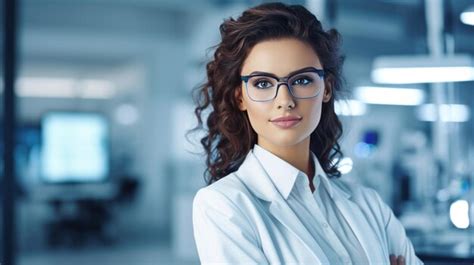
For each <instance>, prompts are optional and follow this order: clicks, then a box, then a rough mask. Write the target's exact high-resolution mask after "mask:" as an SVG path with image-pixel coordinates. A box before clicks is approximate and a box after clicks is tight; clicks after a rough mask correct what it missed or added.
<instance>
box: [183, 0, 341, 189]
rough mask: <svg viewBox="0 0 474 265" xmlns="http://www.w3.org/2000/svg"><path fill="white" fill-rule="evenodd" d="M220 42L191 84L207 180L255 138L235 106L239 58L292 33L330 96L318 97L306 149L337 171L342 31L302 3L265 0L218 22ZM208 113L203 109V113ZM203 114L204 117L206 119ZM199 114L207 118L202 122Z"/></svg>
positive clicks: (232, 163) (233, 163)
mask: <svg viewBox="0 0 474 265" xmlns="http://www.w3.org/2000/svg"><path fill="white" fill-rule="evenodd" d="M219 29H220V34H221V42H220V43H219V44H218V45H216V46H214V47H211V48H215V52H214V57H213V59H212V60H211V61H209V62H208V63H207V65H206V71H207V79H206V81H205V82H204V83H203V84H202V85H200V86H198V87H196V88H195V89H194V93H193V94H194V101H195V104H196V108H195V110H194V113H195V115H196V117H197V120H198V126H197V127H196V128H194V129H193V130H192V131H196V130H204V131H205V136H204V137H203V138H201V139H200V142H201V144H202V146H203V147H204V151H205V155H206V166H207V169H206V171H205V172H204V178H205V180H206V182H207V184H212V183H213V182H215V181H217V180H219V179H221V178H223V177H225V176H227V175H228V174H230V173H232V172H234V171H236V170H237V169H238V168H239V167H240V165H241V164H242V162H243V160H244V158H245V157H246V155H247V153H248V152H249V151H250V150H251V149H252V147H253V146H254V144H256V143H257V134H256V133H255V131H254V130H253V128H252V126H251V125H250V122H249V118H248V116H247V112H246V111H245V112H243V111H241V110H240V109H239V107H238V101H237V98H236V96H235V95H236V93H235V92H236V89H240V88H241V85H242V81H241V79H240V72H241V69H242V64H243V62H244V61H245V59H246V57H247V55H248V54H249V52H250V50H251V49H252V48H253V46H254V45H256V44H257V43H259V42H261V41H264V40H269V39H279V38H295V39H298V40H301V41H304V42H306V43H308V44H310V45H311V47H312V48H313V49H314V51H315V52H316V54H317V55H318V56H319V59H320V61H321V63H322V65H323V68H324V71H325V73H326V75H325V83H326V86H328V85H329V86H331V88H332V97H331V99H330V101H328V102H326V103H323V106H322V114H321V120H320V122H319V124H318V126H317V128H316V129H315V130H314V131H313V132H312V133H311V136H310V149H311V151H312V152H313V153H314V154H315V155H316V156H317V157H318V160H319V162H320V163H321V166H322V167H323V169H324V171H325V172H326V173H327V175H328V176H329V177H340V176H341V173H340V172H339V170H338V168H337V165H338V163H339V161H340V158H341V157H342V152H341V148H340V145H339V142H338V140H339V138H340V137H341V135H342V124H341V122H340V121H339V119H338V117H337V115H336V113H335V111H334V100H335V97H339V95H340V92H341V90H342V83H343V79H342V64H343V62H344V56H343V55H341V53H340V45H341V36H340V34H339V33H338V32H337V30H335V29H331V30H328V31H324V30H323V28H322V26H321V23H320V21H319V20H318V19H317V18H316V17H315V16H314V15H313V14H312V13H311V12H309V11H308V10H307V9H306V8H305V7H303V6H301V5H285V4H282V3H267V4H262V5H259V6H256V7H253V8H250V9H247V10H245V11H244V12H243V13H242V14H241V15H240V17H238V18H237V19H234V18H228V19H226V20H224V22H223V23H222V24H221V25H220V27H219ZM207 114H208V115H207ZM206 116H207V119H206ZM204 119H206V121H205V124H204V121H203V120H204Z"/></svg>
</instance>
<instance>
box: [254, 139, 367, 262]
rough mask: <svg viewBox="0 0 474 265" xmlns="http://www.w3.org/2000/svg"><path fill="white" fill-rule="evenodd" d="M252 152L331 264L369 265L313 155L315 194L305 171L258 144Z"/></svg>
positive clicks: (325, 176) (324, 174)
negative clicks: (335, 202)
mask: <svg viewBox="0 0 474 265" xmlns="http://www.w3.org/2000/svg"><path fill="white" fill-rule="evenodd" d="M253 153H254V155H255V156H256V158H257V159H258V160H259V161H260V163H261V165H262V167H263V168H264V169H265V171H266V172H267V174H268V175H269V176H270V178H271V180H272V182H273V183H274V184H275V186H276V187H277V189H278V190H279V191H280V193H281V194H282V196H283V197H284V198H285V199H286V200H287V202H288V205H289V206H290V208H291V209H292V210H293V211H294V212H295V214H296V215H297V216H298V218H299V219H300V221H301V222H302V223H303V225H304V226H305V228H306V229H307V230H308V232H309V233H310V234H311V235H312V236H313V238H315V239H316V240H317V241H318V242H319V244H320V246H321V248H322V250H323V251H324V253H325V254H326V256H327V257H328V260H329V261H330V264H369V262H368V259H367V257H366V256H365V253H364V250H363V249H362V247H361V244H360V242H359V241H358V240H357V238H356V236H355V235H354V232H353V231H352V229H351V228H350V226H349V224H348V223H347V221H346V220H345V219H344V217H343V216H342V214H341V213H340V212H339V211H338V209H337V207H336V205H335V204H334V202H333V200H332V190H331V186H330V185H329V184H328V181H329V180H328V179H327V175H326V173H325V172H324V170H323V169H322V167H321V165H320V164H319V161H318V159H317V157H316V156H315V155H314V154H313V153H312V152H311V155H312V158H313V159H312V161H313V163H314V166H315V167H314V168H315V176H314V178H313V185H314V187H315V191H314V193H312V192H311V189H310V187H309V180H308V176H307V175H306V174H305V173H304V172H302V171H300V170H298V169H297V168H295V167H294V166H292V165H290V164H289V163H288V162H286V161H284V160H283V159H281V158H279V157H278V156H276V155H274V154H272V153H271V152H269V151H267V150H266V149H264V148H263V147H261V146H259V145H257V144H256V145H255V146H254V148H253ZM321 184H322V185H321Z"/></svg>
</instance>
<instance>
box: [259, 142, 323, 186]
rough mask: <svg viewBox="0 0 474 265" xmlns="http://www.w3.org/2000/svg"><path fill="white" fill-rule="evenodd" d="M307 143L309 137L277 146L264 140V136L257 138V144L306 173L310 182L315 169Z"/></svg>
mask: <svg viewBox="0 0 474 265" xmlns="http://www.w3.org/2000/svg"><path fill="white" fill-rule="evenodd" d="M309 143H310V138H309V137H308V138H306V139H305V140H303V141H301V142H299V143H298V144H296V145H292V146H278V145H274V144H272V143H270V142H268V141H266V140H265V139H264V138H259V139H258V145H260V146H261V147H263V148H265V149H266V150H268V151H270V152H271V153H273V154H274V155H276V156H278V157H279V158H281V159H283V160H285V161H286V162H288V163H289V164H291V165H292V166H294V167H295V168H297V169H299V170H300V171H302V172H304V173H306V175H307V176H308V178H309V180H310V183H311V180H312V179H313V176H314V174H315V172H314V171H315V170H314V168H313V165H312V164H313V163H312V162H313V161H312V160H311V159H312V158H311V157H310V149H309Z"/></svg>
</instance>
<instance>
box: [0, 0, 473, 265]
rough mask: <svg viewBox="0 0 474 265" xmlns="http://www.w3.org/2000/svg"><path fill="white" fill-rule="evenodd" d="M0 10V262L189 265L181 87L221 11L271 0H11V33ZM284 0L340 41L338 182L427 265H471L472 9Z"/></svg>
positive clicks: (420, 1) (193, 78)
mask: <svg viewBox="0 0 474 265" xmlns="http://www.w3.org/2000/svg"><path fill="white" fill-rule="evenodd" d="M7 2H9V3H13V2H15V1H12V0H2V1H1V3H2V4H1V6H0V9H1V11H2V12H1V16H2V20H1V21H2V24H1V26H2V27H1V28H2V29H1V32H2V38H1V39H0V45H1V47H2V51H1V53H0V54H1V58H2V59H3V60H2V65H0V76H1V77H2V81H3V80H5V83H6V84H7V85H6V86H5V85H4V83H3V82H2V84H1V86H0V100H1V106H2V108H1V110H0V128H1V129H2V130H1V131H0V153H2V160H0V187H2V189H1V190H0V196H1V197H2V206H1V207H0V210H1V211H0V216H1V217H2V218H1V219H0V226H2V230H1V232H0V233H1V234H0V235H1V236H2V238H1V239H0V246H1V249H0V253H1V254H2V255H1V257H2V258H0V264H7V263H8V262H9V261H10V262H12V264H13V263H14V264H21V265H46V264H48V265H49V264H68V265H74V264H81V265H86V264H198V258H197V253H196V250H195V245H194V241H193V235H192V220H191V207H192V199H193V196H194V194H195V192H196V191H197V190H198V189H199V188H200V187H202V186H204V185H205V183H204V180H203V177H202V173H203V170H204V169H205V167H204V161H203V156H196V155H193V154H192V152H196V151H199V150H200V149H199V146H198V145H192V144H190V143H188V142H187V141H186V140H185V137H184V134H185V132H186V131H187V130H189V129H190V128H193V127H194V126H195V124H196V122H195V119H194V116H193V113H192V111H193V103H192V101H191V96H190V93H191V90H192V89H193V88H194V87H196V85H198V84H200V83H202V82H203V81H204V78H205V63H206V62H207V61H208V60H209V58H211V56H212V50H209V49H208V48H210V47H211V46H213V45H215V44H217V43H218V42H219V30H218V27H219V25H220V23H221V22H222V21H223V19H225V18H228V17H230V16H236V15H238V14H239V13H241V12H242V11H243V10H244V9H246V8H248V7H251V6H254V5H257V4H260V3H263V2H267V1H256V0H234V1H231V0H196V1H187V0H80V1H79V0H21V1H16V11H17V12H16V13H15V14H16V25H12V24H8V23H5V22H6V21H8V19H7V18H8V17H9V16H11V15H12V14H13V13H11V12H12V10H13V9H11V6H9V5H7ZM284 2H286V3H292V4H302V5H305V6H306V7H307V8H309V9H310V10H311V11H312V12H314V13H315V14H316V15H317V16H318V18H320V19H321V20H322V22H323V25H325V27H327V28H329V27H335V28H336V29H338V30H339V31H340V32H341V34H342V36H343V52H344V53H345V55H346V62H345V66H344V75H345V78H346V88H347V90H348V92H347V93H346V94H345V95H344V98H345V100H342V98H341V100H339V101H338V102H337V112H338V114H339V116H340V117H341V119H342V121H343V125H344V136H343V138H342V147H343V151H344V154H345V158H344V160H343V161H342V163H341V168H340V170H341V171H342V172H343V173H344V175H343V178H353V179H355V180H356V181H359V182H361V183H363V184H364V185H366V186H369V187H372V188H374V189H376V190H377V191H378V192H379V193H380V195H381V196H382V198H383V199H384V200H385V202H386V203H387V204H388V205H390V206H391V207H392V209H393V210H394V212H395V214H396V215H397V216H398V218H399V219H400V220H401V221H402V223H403V224H404V226H405V228H406V230H407V233H408V235H409V237H410V239H411V240H412V242H413V244H414V246H415V250H416V252H417V254H418V256H419V257H421V258H422V259H423V260H424V261H425V263H426V264H463V263H466V264H472V262H473V260H474V189H473V188H472V184H473V183H474V174H473V172H474V163H473V162H474V142H473V138H472V135H473V133H474V123H473V118H472V108H473V106H474V105H473V103H472V102H474V82H473V80H474V63H473V61H474V60H473V59H472V58H473V56H474V26H473V24H474V18H473V16H474V15H473V13H474V1H472V0H445V1H443V0H307V1H305V0H299V1H297V0H295V1H284ZM6 29H7V30H6ZM6 32H14V33H15V34H16V44H15V45H14V46H13V47H14V48H15V49H16V53H11V47H10V46H9V45H8V44H9V43H10V44H11V43H12V42H11V39H9V38H8V37H5V36H7V35H8V34H5V33H6ZM9 47H10V49H9ZM4 48H5V49H4ZM14 54H15V55H16V56H13V55H14ZM15 65H16V77H15V78H16V81H15V87H14V92H15V93H13V94H12V93H8V91H10V90H11V88H12V85H8V82H7V81H8V78H7V77H8V76H10V78H11V76H12V75H11V73H10V72H9V69H12V68H11V67H12V66H15ZM427 67H429V68H427ZM9 73H10V74H9ZM10 83H11V82H10ZM9 89H10V90H9ZM13 95H14V97H13ZM12 103H14V106H13V108H11V105H9V104H12ZM9 106H10V107H9ZM12 109H14V110H15V111H13V112H12V111H11V110H12ZM12 124H13V125H14V126H12ZM12 137H13V138H12ZM198 137H199V135H196V136H194V138H195V139H197V138H198ZM8 139H15V140H14V141H11V142H5V141H6V140H7V141H9V140H8ZM191 139H193V138H191ZM8 154H10V156H9V155H8ZM3 158H5V159H3ZM13 177H14V178H13ZM13 179H14V181H15V183H16V188H14V189H13V188H12V187H13V186H12V180H13ZM12 239H13V241H11V240H12ZM9 244H13V246H14V247H11V245H9ZM6 252H8V253H6ZM5 257H6V258H5Z"/></svg>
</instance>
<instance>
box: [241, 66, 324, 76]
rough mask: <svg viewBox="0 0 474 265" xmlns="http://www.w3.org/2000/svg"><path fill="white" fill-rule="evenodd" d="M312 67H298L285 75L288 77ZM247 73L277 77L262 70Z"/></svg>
mask: <svg viewBox="0 0 474 265" xmlns="http://www.w3.org/2000/svg"><path fill="white" fill-rule="evenodd" d="M312 69H315V67H313V66H308V67H303V68H300V69H298V70H295V71H292V72H290V73H289V74H288V75H286V76H285V77H288V76H290V75H294V74H297V73H299V72H304V71H307V70H312ZM249 75H266V76H273V77H278V76H277V75H275V74H274V73H269V72H262V71H253V72H251V73H250V74H249Z"/></svg>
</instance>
